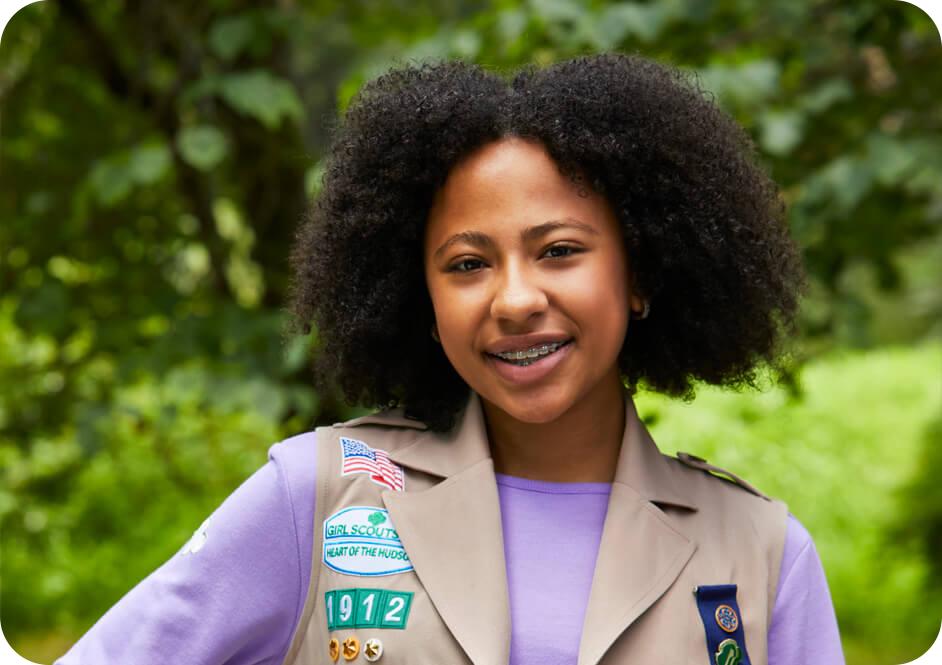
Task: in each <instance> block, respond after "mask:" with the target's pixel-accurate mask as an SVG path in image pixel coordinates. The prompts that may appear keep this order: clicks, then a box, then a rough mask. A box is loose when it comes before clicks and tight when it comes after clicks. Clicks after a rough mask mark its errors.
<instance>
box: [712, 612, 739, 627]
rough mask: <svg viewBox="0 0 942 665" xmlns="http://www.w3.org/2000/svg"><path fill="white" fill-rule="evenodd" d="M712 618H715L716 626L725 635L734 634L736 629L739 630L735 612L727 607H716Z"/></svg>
mask: <svg viewBox="0 0 942 665" xmlns="http://www.w3.org/2000/svg"><path fill="white" fill-rule="evenodd" d="M714 616H715V617H716V623H717V625H718V626H719V627H720V628H722V629H723V630H725V631H726V632H727V633H735V632H736V629H737V628H739V617H738V616H736V610H734V609H733V608H732V607H730V606H729V605H720V606H719V607H717V608H716V613H715V615H714Z"/></svg>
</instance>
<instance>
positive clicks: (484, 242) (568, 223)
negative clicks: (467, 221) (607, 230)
mask: <svg viewBox="0 0 942 665" xmlns="http://www.w3.org/2000/svg"><path fill="white" fill-rule="evenodd" d="M565 228H574V229H579V230H581V231H585V232H586V233H591V234H593V235H599V231H598V229H596V228H595V227H593V226H590V225H588V224H586V223H585V222H580V221H579V220H578V219H574V218H572V217H565V218H563V219H551V220H549V221H548V222H543V223H542V224H537V225H535V226H528V227H527V228H525V229H524V230H523V231H522V232H521V233H520V237H521V239H522V240H523V241H524V242H531V241H533V240H535V239H537V238H542V237H543V236H545V235H547V234H549V233H551V232H552V231H556V230H557V229H565ZM459 242H466V243H468V244H469V245H473V246H475V247H480V248H482V249H492V248H493V247H494V241H493V240H492V239H491V237H490V236H489V235H487V234H486V233H481V232H480V231H462V232H461V233H456V234H455V235H453V236H451V237H450V238H448V240H446V241H445V242H443V243H442V244H441V246H440V247H439V248H438V249H436V250H435V253H434V254H433V255H432V258H433V259H435V260H437V259H438V258H439V257H440V256H441V255H442V254H444V253H445V251H447V249H448V248H449V247H451V246H452V245H454V244H456V243H459Z"/></svg>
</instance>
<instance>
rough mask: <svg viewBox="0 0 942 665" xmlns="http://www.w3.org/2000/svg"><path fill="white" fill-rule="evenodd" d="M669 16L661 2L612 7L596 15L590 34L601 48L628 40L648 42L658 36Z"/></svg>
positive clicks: (633, 3) (615, 45)
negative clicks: (630, 38)
mask: <svg viewBox="0 0 942 665" xmlns="http://www.w3.org/2000/svg"><path fill="white" fill-rule="evenodd" d="M669 17H670V11H669V9H668V8H667V7H666V6H665V5H664V4H660V3H658V4H650V5H642V4H639V3H635V2H620V3H618V4H615V5H611V6H609V7H606V8H605V9H604V10H603V11H602V12H601V13H600V14H599V15H598V18H597V20H596V24H595V30H594V31H593V36H594V41H595V45H596V47H598V48H602V49H610V48H615V47H617V46H618V45H619V44H621V43H622V42H623V41H624V40H625V39H627V38H628V37H636V38H637V39H638V40H640V41H641V42H643V43H645V44H647V43H650V42H652V41H654V40H655V39H656V38H657V36H658V35H659V34H660V33H661V30H662V29H663V28H664V26H665V24H666V23H667V20H668V18H669Z"/></svg>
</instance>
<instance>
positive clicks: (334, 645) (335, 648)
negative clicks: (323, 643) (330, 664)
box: [327, 637, 340, 663]
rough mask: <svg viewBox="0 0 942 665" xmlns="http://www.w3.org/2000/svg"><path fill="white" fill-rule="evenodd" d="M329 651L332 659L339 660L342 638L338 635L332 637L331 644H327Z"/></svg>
mask: <svg viewBox="0 0 942 665" xmlns="http://www.w3.org/2000/svg"><path fill="white" fill-rule="evenodd" d="M327 653H328V654H329V655H330V659H331V660H332V661H334V662H335V663H336V662H337V659H338V658H340V640H338V639H337V638H336V637H334V638H331V640H330V644H328V645H327Z"/></svg>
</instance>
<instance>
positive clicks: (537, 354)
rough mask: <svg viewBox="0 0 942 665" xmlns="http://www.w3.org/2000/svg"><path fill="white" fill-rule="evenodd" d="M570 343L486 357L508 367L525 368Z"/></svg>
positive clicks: (569, 340)
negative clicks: (503, 363)
mask: <svg viewBox="0 0 942 665" xmlns="http://www.w3.org/2000/svg"><path fill="white" fill-rule="evenodd" d="M570 343H572V339H568V340H566V341H565V342H550V343H549V344H538V345H536V346H534V347H531V348H529V349H527V350H525V351H509V352H506V353H500V354H497V353H488V354H487V355H489V356H491V357H492V358H494V359H495V360H500V361H502V362H505V363H507V364H508V365H515V366H517V367H526V366H527V365H532V364H533V363H536V362H539V361H540V360H542V359H543V358H547V357H549V356H551V355H553V354H554V353H556V352H557V351H559V350H560V349H561V348H563V347H564V346H567V345H569V344H570Z"/></svg>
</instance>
